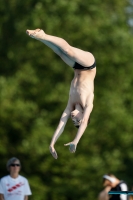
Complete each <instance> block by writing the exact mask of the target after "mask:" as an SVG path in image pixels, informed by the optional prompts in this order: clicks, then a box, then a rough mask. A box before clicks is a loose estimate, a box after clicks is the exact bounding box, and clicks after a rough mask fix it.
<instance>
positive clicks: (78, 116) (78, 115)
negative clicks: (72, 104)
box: [71, 110, 83, 126]
mask: <svg viewBox="0 0 133 200" xmlns="http://www.w3.org/2000/svg"><path fill="white" fill-rule="evenodd" d="M82 118H83V113H82V112H80V111H78V110H74V111H72V112H71V119H72V121H73V123H74V126H80V125H81V122H82Z"/></svg>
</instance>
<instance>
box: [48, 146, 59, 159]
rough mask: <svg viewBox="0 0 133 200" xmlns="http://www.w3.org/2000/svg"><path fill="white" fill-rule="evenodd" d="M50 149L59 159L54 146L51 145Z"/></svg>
mask: <svg viewBox="0 0 133 200" xmlns="http://www.w3.org/2000/svg"><path fill="white" fill-rule="evenodd" d="M49 150H50V153H51V154H52V156H53V157H54V158H55V159H57V158H58V155H57V153H56V151H55V148H54V146H52V145H50V147H49Z"/></svg>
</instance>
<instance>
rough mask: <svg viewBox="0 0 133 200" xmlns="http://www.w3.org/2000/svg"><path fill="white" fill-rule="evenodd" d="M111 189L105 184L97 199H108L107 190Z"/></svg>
mask: <svg viewBox="0 0 133 200" xmlns="http://www.w3.org/2000/svg"><path fill="white" fill-rule="evenodd" d="M110 190H111V187H110V186H108V185H107V186H106V187H105V188H104V189H103V190H102V191H101V192H100V193H99V195H98V200H109V195H108V192H109V191H110Z"/></svg>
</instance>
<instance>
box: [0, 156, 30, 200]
mask: <svg viewBox="0 0 133 200" xmlns="http://www.w3.org/2000/svg"><path fill="white" fill-rule="evenodd" d="M6 166H7V170H8V171H9V173H10V175H7V176H4V177H3V178H1V181H0V200H28V195H31V190H30V187H29V183H28V181H27V179H26V178H25V177H23V176H21V175H19V172H20V169H21V163H20V160H19V159H18V158H15V157H13V158H11V159H10V160H8V162H7V165H6Z"/></svg>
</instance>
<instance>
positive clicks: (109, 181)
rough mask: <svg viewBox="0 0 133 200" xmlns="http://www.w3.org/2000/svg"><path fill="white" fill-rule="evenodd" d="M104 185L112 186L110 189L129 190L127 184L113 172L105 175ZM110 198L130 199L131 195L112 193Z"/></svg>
mask: <svg viewBox="0 0 133 200" xmlns="http://www.w3.org/2000/svg"><path fill="white" fill-rule="evenodd" d="M103 186H104V187H106V186H110V187H111V190H110V191H128V187H127V184H126V183H125V182H124V181H122V180H119V179H118V178H116V177H115V176H114V175H112V174H107V175H104V176H103ZM109 200H129V196H128V195H126V194H112V195H109Z"/></svg>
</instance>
